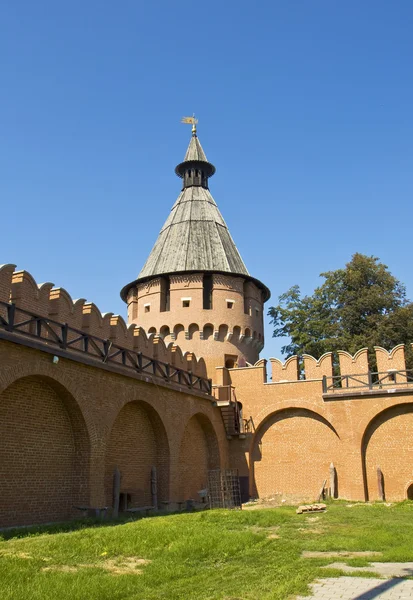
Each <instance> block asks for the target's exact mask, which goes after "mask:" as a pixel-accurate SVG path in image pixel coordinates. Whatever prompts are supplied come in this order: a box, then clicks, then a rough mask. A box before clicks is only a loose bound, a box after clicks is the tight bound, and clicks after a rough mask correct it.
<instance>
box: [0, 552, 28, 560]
mask: <svg viewBox="0 0 413 600" xmlns="http://www.w3.org/2000/svg"><path fill="white" fill-rule="evenodd" d="M0 556H11V557H12V558H23V559H24V560H33V556H32V555H31V554H29V553H28V552H12V551H10V550H0Z"/></svg>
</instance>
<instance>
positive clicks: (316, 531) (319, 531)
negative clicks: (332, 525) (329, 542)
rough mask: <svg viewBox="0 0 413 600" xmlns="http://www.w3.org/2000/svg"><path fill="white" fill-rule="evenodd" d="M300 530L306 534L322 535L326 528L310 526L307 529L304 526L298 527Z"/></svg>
mask: <svg viewBox="0 0 413 600" xmlns="http://www.w3.org/2000/svg"><path fill="white" fill-rule="evenodd" d="M298 531H299V532H300V533H302V534H304V535H306V534H314V535H321V534H322V533H324V529H311V528H308V527H307V528H306V529H304V528H303V527H300V528H299V529H298Z"/></svg>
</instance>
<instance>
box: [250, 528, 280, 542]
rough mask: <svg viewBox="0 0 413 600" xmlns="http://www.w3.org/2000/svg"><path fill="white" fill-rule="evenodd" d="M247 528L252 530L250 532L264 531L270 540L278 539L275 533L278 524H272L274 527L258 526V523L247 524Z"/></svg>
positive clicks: (277, 529)
mask: <svg viewBox="0 0 413 600" xmlns="http://www.w3.org/2000/svg"><path fill="white" fill-rule="evenodd" d="M247 529H248V530H249V531H252V533H266V534H267V538H268V539H270V540H278V539H279V537H280V536H279V535H278V534H277V533H276V532H277V531H279V529H280V526H279V525H274V527H259V526H258V525H249V526H247Z"/></svg>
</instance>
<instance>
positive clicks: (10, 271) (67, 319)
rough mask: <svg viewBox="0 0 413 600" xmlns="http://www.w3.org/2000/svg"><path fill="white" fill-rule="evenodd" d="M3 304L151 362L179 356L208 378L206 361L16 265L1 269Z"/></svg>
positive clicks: (0, 297)
mask: <svg viewBox="0 0 413 600" xmlns="http://www.w3.org/2000/svg"><path fill="white" fill-rule="evenodd" d="M0 301H2V302H7V303H8V302H10V301H11V302H13V303H14V304H16V306H17V307H18V308H21V309H23V310H27V311H29V312H32V313H33V314H35V315H38V316H41V317H48V318H50V319H52V320H53V321H56V322H58V323H66V324H67V325H69V327H72V328H74V329H78V330H80V331H84V332H85V333H88V334H89V335H93V336H96V337H98V338H102V339H108V340H111V341H112V342H114V343H116V344H118V345H119V346H122V347H125V348H128V349H130V350H134V351H135V352H142V353H143V354H145V355H146V356H148V357H150V358H157V359H158V360H161V361H163V362H166V363H170V364H175V363H176V357H177V356H180V359H179V361H178V362H179V364H176V366H178V367H179V368H181V369H183V370H186V371H192V372H193V373H194V374H195V375H198V376H200V377H207V372H206V367H205V361H204V359H202V358H200V359H198V358H197V357H196V356H195V355H194V354H191V355H190V356H189V355H187V354H183V353H182V351H181V350H180V349H179V348H178V347H177V346H176V345H175V344H169V345H168V346H166V345H165V342H164V340H163V339H162V338H161V337H159V336H148V335H147V334H146V332H145V331H144V330H143V329H142V327H139V326H137V325H135V324H132V325H127V323H126V322H125V320H124V319H123V317H122V316H120V315H115V314H113V313H102V312H101V311H100V310H99V308H98V307H97V306H96V304H94V303H93V302H87V301H86V300H85V299H84V298H81V299H78V300H72V297H71V296H70V294H69V292H67V290H65V289H64V288H61V287H54V284H53V283H50V282H48V283H43V284H38V283H37V282H36V280H35V279H34V277H33V276H32V275H31V274H30V273H29V272H28V271H24V270H15V265H10V264H7V265H0Z"/></svg>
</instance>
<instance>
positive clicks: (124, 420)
mask: <svg viewBox="0 0 413 600" xmlns="http://www.w3.org/2000/svg"><path fill="white" fill-rule="evenodd" d="M153 466H155V467H156V468H157V479H158V502H161V501H162V500H168V499H169V475H170V451H169V442H168V437H167V433H166V429H165V426H164V424H163V421H162V419H161V417H160V416H159V414H158V412H157V411H156V410H155V409H154V408H153V407H152V406H151V405H150V404H148V403H147V402H144V401H141V400H132V401H130V402H128V403H127V404H125V405H124V406H123V407H122V408H121V409H120V411H119V412H118V414H117V416H116V419H115V420H114V423H113V425H112V428H111V431H110V435H109V438H108V444H107V449H106V458H105V495H106V504H107V505H108V506H113V474H114V470H115V467H118V469H119V470H120V472H121V492H122V493H127V494H129V496H130V500H131V506H151V505H152V494H151V469H152V467H153Z"/></svg>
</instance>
